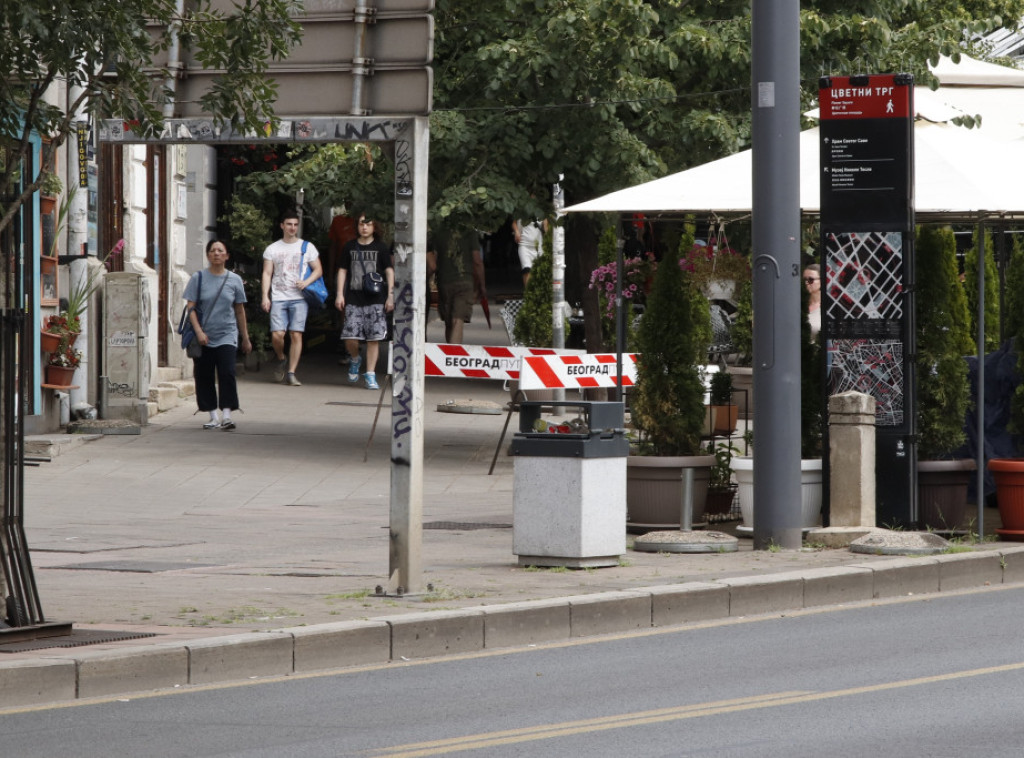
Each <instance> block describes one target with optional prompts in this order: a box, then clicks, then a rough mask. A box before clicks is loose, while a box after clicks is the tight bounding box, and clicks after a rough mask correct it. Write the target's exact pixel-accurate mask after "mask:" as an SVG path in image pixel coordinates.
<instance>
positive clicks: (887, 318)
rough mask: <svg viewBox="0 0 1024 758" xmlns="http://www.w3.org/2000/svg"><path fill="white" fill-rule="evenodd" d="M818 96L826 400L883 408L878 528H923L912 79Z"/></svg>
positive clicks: (834, 80)
mask: <svg viewBox="0 0 1024 758" xmlns="http://www.w3.org/2000/svg"><path fill="white" fill-rule="evenodd" d="M818 94H819V103H820V107H821V129H820V132H821V145H820V149H821V183H820V184H821V255H822V260H821V263H822V267H821V268H822V276H821V298H822V300H821V308H822V311H823V314H822V315H823V318H822V334H823V336H824V337H825V339H827V340H828V349H829V368H828V379H829V381H828V387H829V388H828V394H838V393H842V392H849V391H856V392H863V393H866V394H868V395H871V396H872V397H873V398H875V401H876V404H877V405H876V411H875V438H876V456H877V457H876V462H875V463H876V465H875V474H876V493H877V494H876V501H875V509H876V518H877V524H878V525H880V526H896V525H903V526H914V525H915V522H916V520H917V506H916V487H915V476H914V472H915V465H916V450H915V446H914V432H915V427H916V423H915V418H914V397H913V388H914V381H913V373H914V364H913V360H912V356H913V354H914V344H915V340H914V315H913V314H914V302H913V288H912V287H910V286H908V285H909V284H910V283H911V282H913V279H914V277H913V243H914V204H913V197H914V181H913V178H914V161H913V112H914V109H913V79H912V78H911V77H910V76H907V75H903V74H896V75H892V74H888V75H879V76H859V77H827V78H824V79H822V80H821V87H820V90H819V93H818ZM823 402H825V400H824V399H823Z"/></svg>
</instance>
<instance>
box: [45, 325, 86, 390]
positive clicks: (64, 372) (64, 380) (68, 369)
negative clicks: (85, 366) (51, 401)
mask: <svg viewBox="0 0 1024 758" xmlns="http://www.w3.org/2000/svg"><path fill="white" fill-rule="evenodd" d="M81 362H82V353H81V351H79V350H75V349H74V348H73V347H72V346H71V344H70V343H69V342H68V339H67V337H64V338H62V339H61V341H60V346H59V348H58V349H57V350H56V351H55V352H53V353H50V360H49V362H48V363H47V365H46V383H47V384H51V385H54V386H56V387H69V386H71V381H72V377H74V375H75V369H76V368H78V364H79V363H81Z"/></svg>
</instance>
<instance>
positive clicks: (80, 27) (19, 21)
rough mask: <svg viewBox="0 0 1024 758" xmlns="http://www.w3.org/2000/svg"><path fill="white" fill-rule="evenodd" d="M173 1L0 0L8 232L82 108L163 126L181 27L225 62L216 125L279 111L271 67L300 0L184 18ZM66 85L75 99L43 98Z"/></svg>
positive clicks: (0, 215) (189, 45) (245, 123)
mask: <svg viewBox="0 0 1024 758" xmlns="http://www.w3.org/2000/svg"><path fill="white" fill-rule="evenodd" d="M176 6H177V3H176V2H175V0H117V1H116V2H114V1H112V0H71V1H70V2H52V0H19V1H18V2H5V3H0V71H3V76H2V77H0V148H3V149H4V151H5V154H4V161H3V164H2V166H0V194H2V195H3V197H4V198H5V201H4V203H3V205H2V206H0V231H2V230H3V229H5V228H7V227H8V226H9V225H10V224H11V221H12V219H13V218H14V217H15V214H16V213H17V212H18V209H19V208H20V207H21V205H22V203H24V202H25V201H26V200H28V199H29V198H30V197H31V196H32V194H33V193H34V192H35V191H36V190H37V189H38V188H39V187H40V186H41V185H42V184H43V182H44V181H45V180H46V178H47V175H48V169H47V167H49V166H52V165H53V159H54V156H55V155H56V153H57V150H58V149H59V148H60V147H61V145H63V144H64V143H65V141H66V140H67V137H68V135H69V134H70V133H71V132H72V130H73V129H74V122H75V120H77V119H78V118H79V117H80V115H79V114H80V113H81V114H84V115H87V116H89V117H92V118H119V119H124V121H125V122H127V123H129V124H130V125H131V128H132V129H134V130H139V131H141V132H143V133H147V134H148V133H153V132H156V131H159V129H160V127H161V124H162V110H161V109H162V105H163V100H164V99H165V91H164V87H163V82H164V81H165V79H166V77H167V76H168V74H172V72H170V71H168V70H167V69H166V66H164V65H163V64H162V62H161V56H162V55H163V54H164V53H165V51H166V50H167V49H168V48H169V47H170V44H171V41H172V38H173V35H172V30H177V31H178V33H179V35H180V40H181V43H182V46H183V47H184V48H186V49H188V50H190V52H191V54H192V55H193V56H194V57H195V59H196V60H197V61H199V63H200V64H202V65H203V66H204V67H205V68H208V69H217V70H219V71H221V72H222V73H220V75H219V76H218V77H217V78H216V81H215V83H214V85H213V87H212V88H211V90H210V91H209V92H208V93H207V94H206V95H205V96H204V97H203V105H204V107H205V109H206V110H207V112H209V113H210V114H211V115H212V116H213V119H214V121H215V122H216V123H218V124H230V125H232V126H234V127H236V128H239V129H250V130H254V131H256V130H260V129H262V128H263V126H264V125H265V123H266V121H268V120H272V119H273V101H274V98H275V97H276V90H275V87H274V85H273V84H272V82H270V81H269V80H267V79H266V78H265V76H264V73H265V72H266V70H267V65H268V63H269V61H270V60H272V59H276V58H283V57H285V56H286V55H287V53H288V51H289V49H290V47H291V45H292V44H294V43H295V42H297V41H298V39H299V35H300V29H299V27H298V25H297V24H296V23H295V22H293V21H292V20H291V19H290V18H289V15H290V14H291V13H295V12H297V8H298V5H297V3H296V2H294V0H260V1H259V2H256V1H255V0H243V1H241V2H238V3H236V4H233V5H232V6H231V11H230V12H227V13H225V12H223V11H221V10H217V9H214V8H213V7H211V2H210V0H197V2H190V3H189V4H188V7H189V8H190V11H189V12H188V13H186V15H185V16H179V15H178V13H177V10H176ZM62 82H63V83H66V84H67V86H68V88H69V93H70V95H69V98H68V102H67V103H66V104H65V105H63V106H61V105H54V104H52V103H50V102H49V101H48V100H47V99H45V95H46V92H47V90H48V89H49V87H50V85H52V84H58V83H62ZM33 133H35V134H38V135H40V136H42V137H45V138H47V140H48V141H47V142H45V143H44V147H43V150H42V155H41V156H40V160H39V162H38V164H35V163H34V162H33V163H32V164H31V165H33V166H34V168H33V175H31V176H22V167H23V166H25V165H30V164H29V162H28V161H27V160H26V159H27V158H28V157H29V155H30V151H31V144H30V142H29V140H30V137H31V135H32V134H33Z"/></svg>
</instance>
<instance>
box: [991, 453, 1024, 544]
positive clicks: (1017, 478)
mask: <svg viewBox="0 0 1024 758" xmlns="http://www.w3.org/2000/svg"><path fill="white" fill-rule="evenodd" d="M988 470H989V471H991V472H992V478H993V479H995V482H996V500H997V501H998V503H999V518H1000V520H1001V521H1002V522H1003V528H1002V529H996V534H998V535H999V537H1000V538H1001V539H1004V540H1008V541H1010V542H1024V459H1016V458H993V459H992V460H990V461H989V462H988Z"/></svg>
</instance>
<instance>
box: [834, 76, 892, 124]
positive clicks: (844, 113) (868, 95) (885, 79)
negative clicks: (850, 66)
mask: <svg viewBox="0 0 1024 758" xmlns="http://www.w3.org/2000/svg"><path fill="white" fill-rule="evenodd" d="M901 79H904V80H905V79H906V77H901ZM910 91H911V87H910V86H908V85H907V84H906V83H901V84H897V83H896V76H895V75H894V74H884V75H877V76H830V77H828V86H826V87H822V88H821V89H820V90H819V92H818V101H819V105H820V110H821V119H822V120H823V121H824V120H829V119H858V118H910V117H911V113H910Z"/></svg>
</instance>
